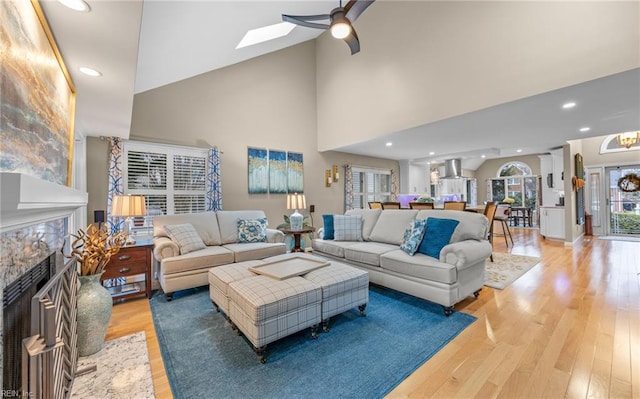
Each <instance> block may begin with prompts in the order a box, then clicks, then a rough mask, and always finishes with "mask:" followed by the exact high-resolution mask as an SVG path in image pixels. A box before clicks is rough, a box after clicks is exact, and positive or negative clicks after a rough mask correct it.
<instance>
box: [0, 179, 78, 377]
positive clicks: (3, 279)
mask: <svg viewBox="0 0 640 399" xmlns="http://www.w3.org/2000/svg"><path fill="white" fill-rule="evenodd" d="M87 200H88V194H87V193H86V192H82V191H80V190H76V189H74V188H71V187H67V186H62V185H59V184H56V183H52V182H48V181H45V180H41V179H39V178H36V177H33V176H29V175H25V174H22V173H12V172H1V173H0V238H1V239H2V243H1V244H2V254H0V255H1V259H2V262H1V264H0V297H1V296H3V295H4V289H5V287H7V286H8V285H9V284H11V283H12V282H13V281H15V280H16V279H18V278H19V277H20V276H22V275H23V274H24V273H26V272H27V271H28V270H29V269H31V268H32V267H33V266H35V265H37V264H38V263H40V262H41V261H42V260H43V259H44V258H45V257H47V256H49V255H50V254H51V252H54V251H59V250H60V248H62V244H61V243H62V242H63V241H64V236H65V235H66V234H68V233H69V232H68V231H66V229H65V226H69V228H72V227H71V226H72V225H73V224H72V223H64V222H65V220H66V221H68V220H69V219H70V218H71V217H72V215H73V213H74V212H75V211H76V210H78V209H79V208H82V207H84V206H86V205H87ZM1 344H2V317H0V345H1ZM1 365H2V356H1V355H0V366H1ZM1 385H2V373H0V386H1Z"/></svg>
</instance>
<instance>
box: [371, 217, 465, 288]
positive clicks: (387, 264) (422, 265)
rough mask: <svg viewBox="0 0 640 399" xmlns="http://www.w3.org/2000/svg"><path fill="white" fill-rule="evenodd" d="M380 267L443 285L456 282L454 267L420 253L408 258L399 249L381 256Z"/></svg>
mask: <svg viewBox="0 0 640 399" xmlns="http://www.w3.org/2000/svg"><path fill="white" fill-rule="evenodd" d="M458 212H460V211H458ZM380 267H382V268H383V269H385V270H389V271H393V272H396V273H399V274H402V275H405V276H411V277H415V278H420V279H424V280H430V281H438V282H441V283H444V284H453V283H455V282H456V281H457V280H458V270H457V269H456V267H455V266H453V265H450V264H448V263H444V262H440V261H439V260H437V259H434V258H432V257H430V256H427V255H424V254H421V253H416V254H415V255H414V256H410V255H407V254H406V253H405V252H404V251H401V250H399V249H398V250H396V251H390V252H386V253H384V254H382V255H381V256H380Z"/></svg>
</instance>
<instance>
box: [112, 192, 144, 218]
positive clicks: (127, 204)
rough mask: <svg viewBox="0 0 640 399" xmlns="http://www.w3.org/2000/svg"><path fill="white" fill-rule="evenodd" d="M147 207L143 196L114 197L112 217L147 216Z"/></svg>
mask: <svg viewBox="0 0 640 399" xmlns="http://www.w3.org/2000/svg"><path fill="white" fill-rule="evenodd" d="M146 214H147V206H146V203H145V200H144V197H143V196H141V195H114V196H113V199H112V200H111V216H122V217H131V216H145V215H146Z"/></svg>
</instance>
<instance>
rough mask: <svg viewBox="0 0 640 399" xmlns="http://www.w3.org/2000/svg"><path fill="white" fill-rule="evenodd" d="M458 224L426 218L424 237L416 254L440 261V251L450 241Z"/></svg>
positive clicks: (451, 221) (454, 221)
mask: <svg viewBox="0 0 640 399" xmlns="http://www.w3.org/2000/svg"><path fill="white" fill-rule="evenodd" d="M459 223H460V222H459V221H457V220H453V219H439V218H433V217H431V218H428V219H427V225H426V227H425V230H424V237H423V238H422V242H421V243H420V246H419V247H418V252H420V253H422V254H425V255H427V256H431V257H432V258H436V259H440V251H442V248H444V246H445V245H447V244H449V241H451V236H452V235H453V232H454V230H455V229H456V227H457V226H458V224H459Z"/></svg>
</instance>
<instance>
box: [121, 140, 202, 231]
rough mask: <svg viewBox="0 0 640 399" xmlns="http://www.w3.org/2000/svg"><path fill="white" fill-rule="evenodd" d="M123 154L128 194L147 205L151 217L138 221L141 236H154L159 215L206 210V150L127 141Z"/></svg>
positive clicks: (136, 223) (136, 227)
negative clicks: (152, 233) (156, 218)
mask: <svg viewBox="0 0 640 399" xmlns="http://www.w3.org/2000/svg"><path fill="white" fill-rule="evenodd" d="M123 152H124V166H123V179H124V193H125V194H131V195H143V196H144V197H145V199H146V202H147V217H145V218H136V219H135V220H134V229H135V230H137V231H138V232H139V233H141V234H146V233H148V234H151V231H150V229H151V228H152V227H153V217H154V216H156V215H172V214H179V213H199V212H204V211H205V194H206V187H205V181H206V176H207V170H206V165H207V156H208V151H207V150H206V149H201V148H193V147H179V146H169V145H163V144H155V143H144V142H138V141H126V142H124V146H123ZM145 229H146V230H148V231H146V232H145V231H143V230H145Z"/></svg>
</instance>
